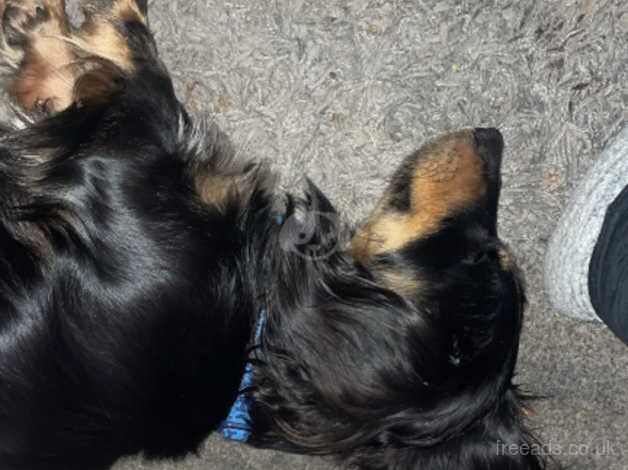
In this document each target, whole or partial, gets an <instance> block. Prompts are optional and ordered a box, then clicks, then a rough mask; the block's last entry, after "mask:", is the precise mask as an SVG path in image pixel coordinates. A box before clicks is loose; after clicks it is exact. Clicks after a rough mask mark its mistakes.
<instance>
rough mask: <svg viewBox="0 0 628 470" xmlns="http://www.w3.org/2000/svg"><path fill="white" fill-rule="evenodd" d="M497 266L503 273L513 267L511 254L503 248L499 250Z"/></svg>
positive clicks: (513, 262) (513, 261)
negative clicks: (499, 266)
mask: <svg viewBox="0 0 628 470" xmlns="http://www.w3.org/2000/svg"><path fill="white" fill-rule="evenodd" d="M499 264H500V265H501V267H502V269H504V270H505V271H510V270H511V269H512V268H513V266H514V265H515V260H514V257H513V255H512V253H511V252H510V250H508V248H506V247H504V246H502V247H500V248H499Z"/></svg>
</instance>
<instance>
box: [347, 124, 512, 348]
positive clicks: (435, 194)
mask: <svg viewBox="0 0 628 470" xmlns="http://www.w3.org/2000/svg"><path fill="white" fill-rule="evenodd" d="M502 150H503V140H502V136H501V134H500V133H499V131H497V130H495V129H476V130H474V131H470V130H469V131H461V132H456V133H452V134H448V135H445V136H442V137H440V138H438V139H436V140H434V141H432V142H431V143H428V144H427V145H425V146H424V147H423V148H422V149H420V150H419V151H418V152H416V153H414V154H412V155H410V156H409V157H407V158H406V160H405V161H404V162H403V164H402V165H401V167H400V168H399V169H398V171H397V172H396V173H395V174H394V176H393V178H392V182H391V184H390V186H389V187H388V189H387V190H386V192H385V193H384V196H383V197H382V199H381V201H380V203H379V204H378V206H377V208H376V209H375V211H374V212H373V214H372V215H371V216H370V217H369V219H368V220H367V222H366V223H365V224H364V225H363V227H362V228H360V230H359V231H358V233H357V234H356V235H355V237H354V239H353V243H352V255H353V256H354V258H355V259H356V260H358V261H359V262H361V263H363V264H365V265H366V266H367V267H368V268H369V269H370V271H371V273H372V274H373V275H374V277H375V278H376V279H377V281H378V282H379V283H380V284H382V285H385V286H388V287H389V288H390V289H391V290H393V291H394V292H396V293H397V294H400V295H402V296H404V297H405V298H407V299H408V300H409V301H410V302H412V303H413V304H414V305H415V306H417V308H422V309H428V310H429V311H430V315H431V316H432V317H433V318H438V319H439V321H442V322H448V323H451V324H452V325H455V324H456V318H464V317H474V318H482V317H486V318H489V312H494V313H496V312H497V311H498V310H499V309H500V308H503V307H504V306H505V305H508V306H509V308H512V309H517V308H518V307H519V306H520V305H521V304H522V302H523V294H522V290H521V289H520V287H519V283H520V282H519V280H518V278H517V274H516V267H515V266H514V264H513V261H512V256H511V255H510V253H509V251H508V249H507V248H506V247H505V246H504V245H503V243H502V242H501V241H500V240H499V238H498V237H497V206H498V199H499V192H500V187H501V176H500V166H501V159H502ZM490 318H492V317H490ZM487 326H490V325H487ZM493 326H494V327H496V326H497V325H493ZM469 336H470V335H467V334H465V332H464V331H460V332H455V333H453V335H452V341H453V344H452V351H451V354H450V355H451V357H452V358H453V360H468V359H469V358H466V359H465V358H464V357H459V356H460V355H462V356H466V355H474V354H476V353H477V352H478V351H477V350H475V346H479V345H478V344H475V346H474V345H468V347H467V348H466V349H467V351H466V354H465V353H463V352H462V351H458V348H460V347H461V345H463V344H465V343H467V342H469V341H471V342H472V343H477V341H474V340H473V339H472V337H469ZM485 339H487V338H485Z"/></svg>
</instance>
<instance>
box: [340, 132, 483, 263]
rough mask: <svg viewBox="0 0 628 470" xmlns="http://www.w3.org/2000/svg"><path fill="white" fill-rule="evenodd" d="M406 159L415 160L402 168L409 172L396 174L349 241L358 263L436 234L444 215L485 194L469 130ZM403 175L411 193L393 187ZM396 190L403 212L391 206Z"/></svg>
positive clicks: (443, 139)
mask: <svg viewBox="0 0 628 470" xmlns="http://www.w3.org/2000/svg"><path fill="white" fill-rule="evenodd" d="M408 158H409V159H414V160H415V162H414V164H413V165H408V164H407V162H406V164H404V165H403V166H402V170H403V171H406V172H408V173H407V174H406V175H404V174H401V175H400V174H397V175H396V177H395V180H396V185H397V187H395V185H391V186H390V187H389V188H388V189H387V191H386V192H385V193H384V196H383V197H382V200H381V201H380V203H379V204H378V206H377V208H376V209H375V211H374V212H373V214H372V215H371V216H370V217H369V218H368V219H367V221H366V223H365V224H364V226H363V227H362V228H361V229H360V230H359V231H358V232H357V234H356V236H355V237H354V239H353V241H352V252H353V255H354V256H355V257H356V258H357V259H358V260H360V261H363V262H366V261H368V260H369V259H370V258H372V257H373V256H375V255H377V254H380V253H385V252H392V251H396V250H398V249H400V248H401V247H403V246H404V245H407V244H408V243H410V242H412V241H414V240H418V239H421V238H423V237H426V236H429V235H430V234H432V233H435V232H436V231H437V230H438V229H439V228H440V227H441V225H442V223H443V221H444V220H445V219H446V218H447V217H449V216H451V215H453V214H454V213H456V212H457V211H460V210H462V209H464V208H465V207H470V206H472V205H473V204H475V203H476V202H477V201H478V200H479V199H480V198H481V197H482V196H483V195H484V194H485V192H486V183H485V177H484V167H483V162H482V159H481V157H480V156H479V155H478V153H477V149H476V146H475V141H474V138H473V134H472V133H471V131H462V132H457V133H454V134H450V135H448V136H445V137H442V138H440V139H437V140H435V141H433V142H431V143H430V144H428V145H426V146H425V147H423V148H422V149H421V150H419V151H418V152H417V153H415V154H414V155H412V156H410V157H408ZM404 178H405V179H407V183H406V185H409V186H410V191H407V187H405V188H399V187H398V185H399V181H403V180H404ZM400 190H403V191H404V192H407V197H408V198H409V201H408V209H407V210H400V209H399V208H397V207H395V206H394V205H393V204H391V201H393V200H394V199H395V198H396V197H397V196H398V195H397V194H395V193H394V192H395V191H400Z"/></svg>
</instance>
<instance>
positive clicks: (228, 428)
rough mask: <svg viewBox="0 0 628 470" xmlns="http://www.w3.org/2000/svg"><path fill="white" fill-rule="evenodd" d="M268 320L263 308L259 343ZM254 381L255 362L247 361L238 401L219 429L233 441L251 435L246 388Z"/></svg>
mask: <svg viewBox="0 0 628 470" xmlns="http://www.w3.org/2000/svg"><path fill="white" fill-rule="evenodd" d="M265 321H266V312H265V311H264V310H262V311H261V312H260V314H259V320H258V322H257V330H255V343H256V344H259V343H260V342H261V340H262V332H263V330H264V322H265ZM252 383H253V363H252V362H250V361H249V362H247V364H246V367H245V369H244V375H243V376H242V381H241V382H240V389H239V390H240V391H239V393H238V397H237V398H236V401H235V402H234V403H233V406H232V407H231V410H230V411H229V414H228V415H227V418H225V420H224V421H223V422H222V423H221V424H220V427H219V428H218V431H219V432H220V434H222V436H223V437H224V438H226V439H229V440H232V441H239V442H246V441H248V440H249V437H250V435H251V403H250V401H249V399H248V397H247V394H246V390H247V389H248V388H250V387H251V385H252Z"/></svg>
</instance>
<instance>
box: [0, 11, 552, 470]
mask: <svg viewBox="0 0 628 470" xmlns="http://www.w3.org/2000/svg"><path fill="white" fill-rule="evenodd" d="M85 13H86V20H85V23H84V24H83V26H82V27H81V28H80V29H78V30H75V29H73V28H72V27H71V26H70V25H69V23H68V20H67V18H66V15H65V6H64V4H63V0H4V1H3V2H2V26H3V36H2V45H3V50H2V52H3V57H4V59H5V62H6V65H7V66H8V67H10V68H11V74H10V76H9V78H8V82H7V85H6V86H7V90H8V93H9V94H10V95H11V97H12V99H13V101H14V103H15V106H16V107H17V108H18V109H19V112H20V114H21V115H22V121H23V123H24V125H23V126H21V127H22V128H21V129H15V128H10V126H5V129H4V131H3V135H2V137H1V138H0V193H1V199H0V244H1V251H0V468H1V469H3V470H4V469H11V470H17V469H20V470H39V469H46V470H51V469H63V470H70V469H76V470H78V469H80V470H86V469H103V468H107V467H109V466H110V465H111V464H112V463H113V462H115V461H116V460H117V459H118V458H119V457H120V456H122V455H128V454H132V453H136V452H144V453H145V454H146V455H147V456H150V457H164V456H179V455H183V454H185V453H186V452H188V451H191V450H194V449H195V448H196V447H197V446H198V444H199V443H200V442H201V441H202V440H203V438H204V437H206V436H207V435H208V434H209V433H210V432H211V431H213V430H215V429H216V428H217V427H218V426H219V424H220V423H221V421H222V420H223V419H224V418H225V416H226V415H227V412H228V411H229V408H230V406H231V404H232V403H233V402H234V400H235V398H236V396H237V395H238V389H239V383H240V380H241V377H242V375H243V373H244V369H245V365H246V363H247V361H248V360H249V356H251V355H253V356H254V357H255V358H256V359H255V361H254V362H255V364H254V366H255V367H254V372H253V382H252V384H251V387H250V388H248V389H247V390H246V391H245V394H246V397H247V400H248V401H249V402H250V406H251V417H252V420H251V423H250V425H251V427H252V433H251V439H250V440H251V443H252V444H254V445H259V446H268V447H274V448H279V449H284V450H290V451H296V452H304V453H309V454H318V455H331V456H335V457H337V458H339V459H340V460H341V461H342V462H344V464H346V465H355V466H359V467H362V468H373V469H385V468H391V469H415V468H416V469H456V470H459V469H494V470H502V469H506V468H509V469H538V468H540V467H542V462H540V461H538V460H537V458H536V457H533V456H531V455H528V454H529V452H518V451H516V450H517V449H521V446H524V445H528V444H531V443H533V439H532V438H531V437H530V436H529V434H528V433H527V431H526V429H525V428H524V425H523V423H522V421H523V413H522V410H523V408H522V406H523V405H522V403H521V400H520V397H519V395H518V393H517V391H516V389H515V387H514V386H513V385H512V383H511V380H512V376H513V370H514V367H515V362H516V359H517V347H518V341H519V334H520V329H521V322H522V310H523V304H524V295H523V292H522V288H521V283H520V281H519V278H518V276H517V273H516V269H515V266H514V264H513V261H512V258H511V256H510V255H509V253H508V250H507V249H506V248H505V247H504V246H503V245H502V243H501V242H500V241H499V239H498V238H497V234H496V213H497V200H498V194H499V189H500V188H499V185H500V176H499V167H500V158H501V151H502V141H501V136H500V134H499V133H498V132H497V131H495V130H479V129H478V130H475V131H463V132H458V133H454V134H450V135H446V136H444V137H441V138H440V139H438V140H435V141H433V142H432V143H430V144H428V145H427V146H425V147H424V148H423V149H421V150H419V151H418V152H416V153H415V154H413V155H411V156H410V157H408V158H407V159H406V160H405V162H404V163H403V164H402V166H401V168H400V169H399V170H398V171H397V173H396V174H395V176H394V177H393V179H392V183H391V185H390V187H389V188H388V189H387V191H386V192H385V194H384V196H383V198H382V200H381V202H380V204H379V205H378V206H377V209H376V210H375V211H374V213H373V215H372V216H371V217H370V218H369V219H368V221H367V222H366V223H365V224H364V225H363V226H362V227H361V228H360V229H358V230H357V232H356V233H355V236H354V237H353V239H352V240H351V242H350V246H349V249H348V250H345V251H343V250H335V249H332V245H333V246H336V245H337V244H338V243H339V239H340V238H341V234H340V233H338V224H336V223H334V222H333V217H329V214H334V210H333V208H332V206H331V205H330V203H329V202H328V201H327V200H326V199H325V197H324V196H323V195H322V194H321V193H320V192H319V191H318V190H317V189H316V188H315V187H314V186H311V187H310V189H309V190H308V193H307V195H306V196H305V197H304V198H293V197H289V196H285V195H281V194H277V193H276V192H274V188H273V178H272V175H271V173H270V171H269V170H268V169H267V168H266V166H265V165H263V164H257V163H252V162H248V161H239V160H237V159H235V158H234V153H233V152H232V151H231V149H230V147H229V145H228V143H227V141H226V140H225V138H224V137H223V136H222V135H221V134H220V132H219V131H217V130H216V129H214V128H212V127H203V126H200V125H195V124H194V123H193V122H192V120H191V119H190V117H189V116H188V114H187V113H186V111H185V109H184V108H183V106H182V105H181V103H180V102H179V101H177V99H176V97H175V94H174V92H173V88H172V84H171V80H170V78H169V76H168V73H167V71H166V69H165V68H164V66H163V65H162V63H161V62H160V61H159V59H158V57H157V52H156V47H155V44H154V41H153V38H152V36H151V34H150V32H149V30H148V27H147V21H146V0H92V1H88V2H86V4H85ZM310 213H322V214H328V216H326V217H318V219H317V221H316V223H315V224H313V225H312V224H311V218H309V217H308V214H310ZM276 216H281V218H282V219H284V220H285V221H286V222H285V223H284V226H285V225H286V224H288V223H290V224H292V225H293V226H294V225H295V224H296V226H297V230H296V232H299V230H300V229H299V224H303V227H302V228H303V230H305V229H306V227H305V225H308V227H307V231H309V232H308V233H309V235H308V237H309V240H308V242H309V243H311V244H312V245H316V246H317V250H319V251H320V250H322V251H324V252H325V253H328V256H321V257H316V256H302V254H300V253H298V252H294V251H291V250H286V249H284V248H285V247H284V243H283V241H285V240H282V236H283V235H282V234H283V233H284V231H283V229H282V226H281V224H279V223H277V222H275V219H276ZM306 220H310V222H306ZM284 235H285V234H284ZM261 311H264V312H265V313H264V315H265V317H264V318H265V321H264V325H263V332H262V334H261V337H260V338H259V341H255V336H256V335H255V333H254V332H255V330H256V328H257V324H258V321H259V314H260V312H261ZM524 450H525V448H524Z"/></svg>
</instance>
